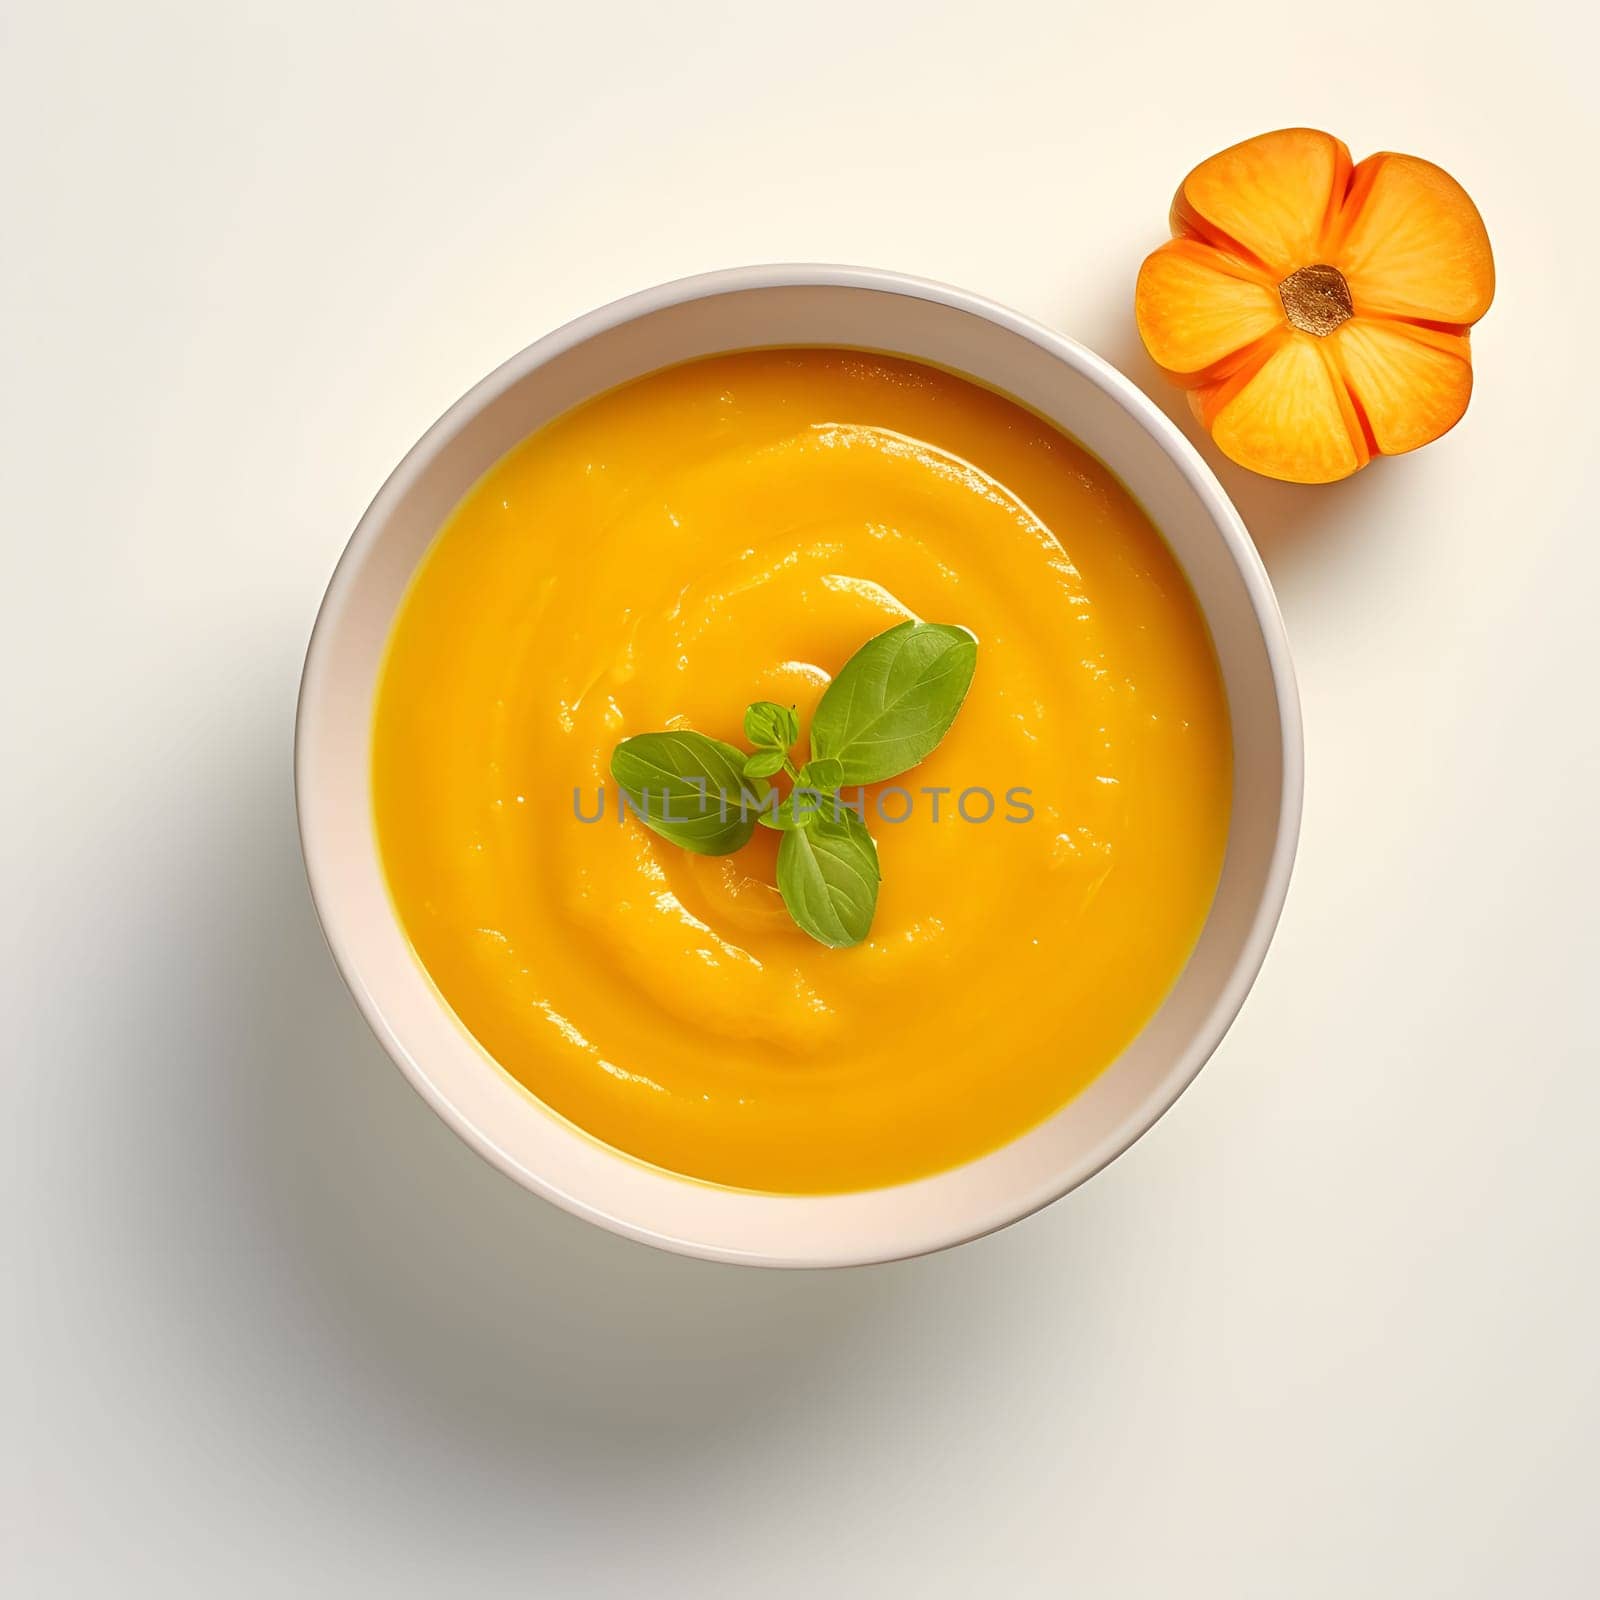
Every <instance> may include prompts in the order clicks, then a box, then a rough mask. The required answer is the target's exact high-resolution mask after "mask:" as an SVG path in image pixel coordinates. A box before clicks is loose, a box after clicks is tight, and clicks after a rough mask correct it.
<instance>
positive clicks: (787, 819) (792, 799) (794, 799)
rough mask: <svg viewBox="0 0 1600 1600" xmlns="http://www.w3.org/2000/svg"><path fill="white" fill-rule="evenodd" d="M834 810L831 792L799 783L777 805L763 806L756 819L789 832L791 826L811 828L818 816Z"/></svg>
mask: <svg viewBox="0 0 1600 1600" xmlns="http://www.w3.org/2000/svg"><path fill="white" fill-rule="evenodd" d="M832 810H833V796H832V795H831V794H824V793H822V792H821V791H820V790H817V789H808V788H806V787H805V785H803V784H798V783H797V784H796V785H795V786H794V788H792V789H791V790H790V791H789V792H788V794H786V795H785V796H784V797H783V799H781V800H780V801H779V802H778V803H777V805H775V806H774V805H767V806H764V807H762V809H761V812H760V814H759V815H758V816H757V817H756V821H757V822H759V823H760V824H761V825H762V826H763V827H764V828H776V829H777V830H778V832H779V833H787V832H788V831H789V830H790V829H791V828H809V827H810V826H811V824H812V823H813V822H815V821H816V820H817V818H818V817H821V816H826V815H828V814H829V813H830V812H831V811H832Z"/></svg>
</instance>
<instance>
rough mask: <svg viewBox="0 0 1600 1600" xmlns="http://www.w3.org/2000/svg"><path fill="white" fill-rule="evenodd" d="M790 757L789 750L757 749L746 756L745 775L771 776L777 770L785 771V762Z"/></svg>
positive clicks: (748, 776)
mask: <svg viewBox="0 0 1600 1600" xmlns="http://www.w3.org/2000/svg"><path fill="white" fill-rule="evenodd" d="M788 759H789V757H788V754H787V752H785V751H783V750H757V751H756V752H755V753H754V754H753V755H748V756H746V757H745V758H744V775H745V777H747V778H770V777H771V776H772V775H773V774H774V773H775V772H782V771H783V764H784V762H785V761H787V760H788Z"/></svg>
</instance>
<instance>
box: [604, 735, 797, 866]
mask: <svg viewBox="0 0 1600 1600" xmlns="http://www.w3.org/2000/svg"><path fill="white" fill-rule="evenodd" d="M611 776H612V777H613V778H614V779H615V780H616V782H617V787H618V788H619V789H621V790H622V792H623V793H624V794H625V795H626V796H627V797H628V800H629V801H630V802H631V804H632V806H633V808H634V810H635V811H636V812H637V813H638V814H639V820H640V821H641V822H642V823H644V825H645V826H646V827H647V828H649V829H651V830H652V831H653V832H655V833H659V834H660V835H661V837H662V838H663V839H666V840H669V841H670V842H671V843H673V844H676V845H681V846H682V847H683V848H684V849H685V850H692V851H694V853H695V854H696V855H702V856H725V855H731V854H732V853H733V852H734V851H735V850H738V849H739V848H741V846H743V845H745V844H748V843H749V840H750V835H751V834H752V833H754V832H755V826H756V824H755V817H754V816H753V815H749V814H746V815H741V814H740V799H741V796H742V795H744V794H746V793H749V794H750V795H751V799H752V803H753V802H754V801H755V800H759V799H760V797H761V796H762V795H763V794H765V792H766V790H767V788H768V787H769V786H768V785H767V784H766V783H765V782H764V781H762V780H759V779H757V780H753V781H751V782H749V783H747V782H746V781H745V775H744V751H742V750H739V749H737V748H735V747H734V746H733V745H731V744H724V743H723V742H722V740H721V739H708V738H707V737H706V736H705V734H703V733H689V732H687V731H685V732H670V733H641V734H636V735H635V736H634V737H633V738H631V739H624V740H623V741H622V742H621V743H620V744H619V745H618V746H617V747H616V749H615V750H613V751H612V752H611Z"/></svg>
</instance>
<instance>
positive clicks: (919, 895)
mask: <svg viewBox="0 0 1600 1600" xmlns="http://www.w3.org/2000/svg"><path fill="white" fill-rule="evenodd" d="M913 621H915V622H919V623H928V624H940V625H948V627H946V628H945V629H944V630H943V631H944V632H945V633H947V634H948V635H949V637H950V638H951V639H959V638H965V637H966V636H967V635H970V636H971V637H972V638H973V639H975V640H976V646H975V650H973V651H972V652H971V653H972V655H973V657H974V661H975V664H974V665H973V666H972V667H971V683H970V689H969V690H968V691H967V692H966V698H965V701H964V703H962V704H961V705H960V714H959V716H956V715H954V712H953V710H952V711H951V719H950V720H948V731H946V732H944V733H943V737H942V740H941V741H939V742H937V748H934V749H932V750H931V753H930V754H927V755H926V758H925V759H921V760H920V764H918V765H916V766H915V767H914V768H913V769H912V770H909V771H906V772H905V773H904V775H903V776H900V777H897V778H896V779H894V780H893V781H891V782H888V783H879V784H874V785H871V786H869V787H867V788H866V789H864V790H856V791H849V790H846V791H844V792H843V795H842V798H844V799H845V800H847V801H848V802H851V803H853V805H854V806H855V807H858V808H859V812H860V815H861V816H862V817H864V818H865V821H866V824H867V828H868V830H869V831H870V834H871V837H872V839H873V841H875V846H876V855H877V862H878V866H879V869H880V875H881V881H880V882H879V883H878V885H877V897H876V902H875V907H874V908H873V909H872V910H871V913H870V926H868V924H867V923H866V922H863V923H862V924H861V926H860V928H859V930H857V931H858V932H859V935H860V937H859V940H858V942H854V943H852V944H850V945H849V946H848V947H846V948H832V947H830V945H829V944H828V943H824V942H819V940H820V936H812V935H809V934H808V933H807V932H806V931H805V928H804V927H802V926H801V925H799V923H797V920H796V917H795V916H791V914H790V910H789V909H788V908H787V907H786V905H785V902H784V899H783V897H782V896H781V895H780V892H779V887H778V883H779V873H778V854H779V850H780V841H781V840H782V839H783V838H784V837H786V835H784V834H783V833H782V832H781V831H779V830H777V829H774V828H770V827H756V828H754V829H753V830H752V831H747V832H746V833H743V834H740V835H739V837H738V839H737V840H734V841H731V842H730V845H729V849H730V853H723V854H701V853H696V851H695V849H693V848H687V849H686V848H679V847H678V846H677V845H675V844H674V843H673V842H672V841H671V840H670V839H669V838H665V837H663V836H662V835H661V833H660V832H659V831H657V830H656V829H654V828H652V827H648V826H646V825H645V824H644V823H643V822H641V820H640V818H639V816H638V815H637V813H636V811H635V809H634V808H633V807H632V806H630V805H629V804H628V803H627V802H626V799H625V798H624V797H623V796H622V795H620V794H619V791H618V789H617V787H616V784H615V782H614V781H613V778H612V767H611V763H612V757H613V752H614V751H615V750H616V749H617V747H618V746H619V744H621V743H623V742H624V741H629V740H635V739H637V738H638V737H639V736H641V735H645V734H651V733H656V732H659V731H665V732H668V733H670V732H671V731H672V730H685V731H688V730H692V731H693V732H694V733H695V734H696V735H697V736H708V737H709V739H711V740H717V741H725V742H726V743H728V744H731V745H734V746H737V747H738V749H737V750H735V751H734V752H733V756H734V758H737V757H738V755H739V754H740V753H741V752H743V751H747V750H748V749H749V748H750V740H749V739H748V738H747V737H746V727H747V724H746V723H745V721H744V718H745V712H746V707H747V706H748V707H751V709H752V711H753V712H754V710H755V708H756V707H757V706H758V705H759V706H766V707H768V708H770V709H769V710H768V711H766V712H762V713H761V715H762V716H763V717H766V718H767V719H768V720H767V722H766V723H765V724H763V726H765V727H768V728H769V729H770V728H778V729H779V730H780V731H779V732H777V733H775V734H769V742H771V743H772V744H773V753H772V760H771V762H770V763H768V764H767V765H763V766H762V767H761V768H760V769H759V770H761V771H763V772H765V771H769V770H770V771H773V772H774V773H775V781H776V782H777V784H778V785H779V787H780V789H781V788H782V787H784V786H785V780H784V778H783V775H782V773H781V772H779V771H777V762H778V761H779V760H780V759H781V754H780V753H779V751H778V747H779V746H781V745H782V744H783V741H784V739H785V738H787V736H788V730H789V729H790V728H791V727H793V726H798V727H799V728H800V729H801V730H804V729H807V728H810V727H811V726H812V719H813V715H814V713H815V712H816V709H817V706H818V702H819V700H820V699H821V697H822V695H823V692H824V690H825V689H826V688H827V686H828V684H829V682H830V681H831V678H832V677H833V675H834V674H836V673H839V672H840V671H841V669H842V668H843V667H844V665H845V663H846V662H848V661H850V660H851V659H852V657H855V656H857V653H858V652H859V651H861V650H862V649H863V647H864V646H865V645H867V644H868V642H869V641H872V640H874V639H876V638H877V637H878V636H880V635H886V634H887V633H888V631H889V630H891V629H895V628H896V627H897V626H898V625H901V624H905V623H907V622H913ZM954 630H961V632H960V634H959V635H958V634H957V633H956V632H955V631H954ZM938 631H939V630H936V629H933V628H928V629H924V630H908V632H910V633H912V634H914V635H915V637H917V638H919V639H920V638H922V637H924V636H925V635H928V636H931V635H933V634H935V633H936V632H938ZM896 637H899V636H896ZM836 698H837V697H836ZM787 708H793V711H794V713H795V715H794V718H793V721H792V723H791V722H790V721H789V720H788V719H787V716H786V709H787ZM375 716H376V720H375V726H374V740H373V795H374V806H375V814H376V825H377V836H378V843H379V850H380V854H381V856H382V860H383V866H384V869H385V873H386V876H387V879H388V882H389V886H390V890H391V893H392V895H393V897H394V902H395V906H396V909H397V911H398V914H399V917H400V920H401V922H402V925H403V926H404V928H405V930H406V932H407V934H408V936H409V937H410V939H411V942H412V944H413V946H414V948H415V950H416V952H417V955H418V957H419V959H420V960H421V962H422V964H423V966H424V967H425V968H426V970H427V971H428V973H429V974H430V976H431V977H432V979H433V981H434V983H435V984H436V986H437V987H438V989H439V991H440V993H441V994H442V996H443V997H444V999H445V1000H446V1001H447V1002H448V1004H449V1005H450V1006H451V1007H452V1009H453V1010H454V1012H455V1014H456V1015H457V1017H458V1018H459V1019H460V1020H461V1022H462V1023H463V1025H464V1026H465V1027H466V1028H467V1029H468V1030H469V1031H470V1032H471V1033H472V1034H473V1035H474V1036H475V1037H476V1038H477V1039H478V1041H479V1042H480V1043H481V1044H482V1045H483V1047H484V1049H485V1050H486V1051H487V1052H488V1053H489V1054H490V1055H491V1056H492V1057H493V1058H494V1059H495V1060H496V1061H497V1062H499V1063H500V1065H501V1066H502V1067H504V1068H505V1070H506V1071H507V1072H509V1073H511V1074H512V1075H513V1076H515V1077H516V1078H517V1079H519V1080H520V1081H521V1082H522V1083H523V1084H524V1085H525V1086H526V1087H527V1088H528V1089H529V1090H530V1091H531V1092H532V1093H533V1094H535V1095H536V1096H538V1098H539V1099H540V1100H542V1101H543V1102H544V1103H545V1104H546V1105H547V1106H549V1107H550V1108H551V1109H552V1110H554V1111H556V1112H558V1113H559V1114H561V1115H562V1116H564V1117H566V1118H568V1119H569V1120H570V1121H571V1122H572V1123H573V1124H575V1125H576V1126H577V1127H579V1128H581V1129H583V1130H585V1131H586V1132H587V1133H589V1134H590V1135H592V1136H593V1137H595V1138H597V1139H600V1140H602V1141H604V1142H606V1143H607V1144H609V1145H611V1146H613V1147H614V1148H616V1149H618V1150H621V1151H624V1152H627V1153H628V1154H630V1155H632V1156H634V1157H637V1158H639V1159H640V1160H643V1161H646V1162H650V1163H653V1164H654V1165H656V1166H659V1167H662V1168H666V1169H668V1170H670V1171H673V1172H677V1173H681V1174H684V1175H686V1176H690V1177H693V1178H698V1179H701V1180H705V1181H708V1182H714V1183H721V1184H729V1185H737V1186H741V1187H747V1188H751V1189H760V1190H770V1191H780V1192H811V1193H815V1192H828V1191H841V1190H849V1189H859V1188H869V1187H873V1186H876V1185H882V1184H888V1183H895V1182H900V1181H903V1180H907V1179H912V1178H917V1177H921V1176H925V1175H927V1174H930V1173H933V1172H937V1171H939V1170H941V1169H944V1168H947V1167H949V1166H952V1165H955V1164H957V1163H959V1162H962V1161H965V1160H968V1159H971V1158H973V1157H976V1156H979V1155H982V1154H983V1153H984V1152H986V1151H988V1150H990V1149H993V1148H995V1147H996V1146H998V1145H1000V1144H1002V1143H1004V1142H1006V1141H1007V1140H1010V1139H1012V1138H1014V1137H1016V1136H1017V1135H1019V1134H1021V1133H1023V1132H1025V1131H1026V1130H1027V1129H1028V1128H1030V1127H1032V1126H1034V1125H1035V1124H1037V1123H1038V1122H1039V1121H1041V1120H1042V1119H1043V1118H1045V1117H1047V1116H1049V1115H1050V1114H1051V1113H1052V1112H1054V1111H1055V1110H1057V1109H1058V1108H1059V1107H1061V1106H1062V1105H1063V1104H1064V1103H1065V1102H1066V1101H1067V1100H1069V1099H1070V1098H1071V1097H1072V1096H1073V1095H1074V1094H1076V1093H1077V1092H1078V1091H1079V1090H1080V1089H1082V1088H1083V1087H1084V1086H1085V1085H1086V1084H1087V1083H1089V1082H1090V1081H1091V1080H1092V1079H1093V1078H1094V1077H1095V1076H1096V1075H1097V1074H1098V1073H1099V1072H1101V1071H1102V1070H1103V1069H1104V1068H1105V1067H1106V1066H1107V1065H1108V1064H1109V1063H1110V1062H1111V1061H1112V1060H1113V1059H1114V1058H1115V1057H1116V1056H1117V1054H1118V1053H1119V1052H1120V1051H1121V1050H1122V1049H1123V1047H1124V1046H1126V1045H1127V1044H1128V1042H1129V1041H1130V1040H1131V1039H1132V1038H1133V1037H1134V1035H1135V1034H1136V1033H1137V1032H1138V1031H1139V1029H1140V1028H1141V1027H1142V1026H1143V1025H1144V1023H1145V1022H1146V1021H1147V1020H1148V1019H1149V1017H1150V1016H1151V1015H1152V1013H1153V1012H1154V1011H1155V1009H1156V1007H1157V1006H1158V1005H1159V1004H1160V1002H1161V999H1162V997H1163V996H1164V995H1165V993H1166V992H1167V990H1168V989H1169V988H1170V986H1171V985H1172V983H1173V981H1174V979H1175V978H1176V977H1177V975H1178V973H1179V971H1180V970H1181V968H1182V966H1183V964H1184V961H1185V960H1186V958H1187V956H1188V954H1189V951H1190V949H1191V948H1192V947H1193V945H1194V942H1195V939H1196V938H1197V936H1198V934H1199V931H1200V928H1201V926H1202V924H1203V922H1204V920H1205V917H1206V913H1207V910H1208V908H1209V906H1210V903H1211V898H1212V894H1213V891H1214V889H1215V887H1216V883H1217V879H1218V875H1219V873H1220V870H1221V865H1222V856H1223V850H1224V845H1225V842H1226V837H1227V827H1228V809H1229V797H1230V790H1231V784H1232V762H1231V751H1230V743H1229V730H1228V717H1227V707H1226V702H1225V698H1224V695H1223V690H1222V684H1221V680H1220V678H1219V675H1218V671H1217V666H1216V662H1215V658H1214V656H1213V653H1212V649H1211V642H1210V639H1209V637H1208V635H1207V632H1206V628H1205V624H1204V622H1203V620H1202V618H1201V615H1200V612H1199V609H1198V607H1197V605H1196V602H1195V600H1194V597H1193V595H1192V594H1191V592H1190V590H1189V588H1188V586H1187V584H1186V582H1185V581H1184V578H1183V575H1182V573H1181V572H1180V570H1179V569H1178V567H1177V564H1176V563H1175V561H1174V560H1173V558H1172V556H1171V554H1170V552H1169V551H1168V550H1167V548H1166V546H1165V544H1164V543H1163V542H1162V540H1161V538H1160V536H1159V535H1158V534H1157V533H1156V531H1155V529H1154V528H1153V527H1152V526H1151V524H1150V522H1149V520H1148V519H1147V518H1146V517H1145V516H1144V514H1143V512H1142V511H1141V510H1140V509H1139V507H1138V506H1137V505H1136V504H1135V503H1134V501H1133V500H1132V499H1131V498H1130V497H1129V495H1128V494H1127V492H1126V491H1125V490H1124V489H1123V488H1122V486H1121V485H1120V484H1119V483H1118V482H1117V481H1116V479H1115V478H1113V477H1112V476H1111V474H1110V473H1108V472H1107V471H1106V469H1105V468H1104V467H1103V466H1101V465H1100V463H1099V462H1097V461H1096V460H1095V459H1094V458H1093V457H1091V456H1089V455H1088V454H1087V453H1086V452H1085V451H1083V450H1082V449H1081V448H1080V447H1079V446H1077V445H1076V444H1074V443H1073V442H1072V441H1071V440H1069V439H1067V438H1066V437H1064V436H1063V435H1062V434H1060V433H1059V432H1057V431H1056V430H1055V429H1054V428H1052V427H1051V426H1049V425H1048V424H1047V423H1045V422H1043V421H1042V420H1041V419H1039V418H1038V417H1037V416H1035V415H1034V414H1033V413H1031V412H1029V411H1026V410H1024V409H1023V408H1022V407H1020V406H1018V405H1017V404H1015V403H1014V402H1012V401H1010V400H1007V399H1005V398H1004V397H1002V396H1000V395H997V394H995V393H992V392H991V391H989V390H986V389H983V388H981V387H979V386H978V385H976V384H974V383H971V382H969V381H967V380H965V379H962V378H959V377H956V376H953V375H951V374H948V373H945V372H941V371H936V370H934V369H931V368H928V367H925V366H921V365H918V364H915V363H912V362H908V361H902V360H897V359H893V358H890V357H886V356H877V355H867V354H861V353H857V352H849V351H828V350H811V349H806V350H796V349H785V350H762V351H750V352H745V353H741V354H737V355H730V356H722V357H716V358H712V359H709V360H702V361H695V362H690V363H687V364H685V365H683V366H679V367H674V368H670V369H668V370H666V371H662V372H657V373H654V374H652V375H650V376H648V377H645V378H642V379H639V380H637V381H635V382H633V383H630V384H627V385H625V386H623V387H622V388H619V389H616V390H613V391H612V392H610V393H608V394H605V395H603V396H601V397H600V398H598V399H596V400H593V401H590V402H589V403H587V404H586V405H583V406H580V407H578V408H577V409H576V410H574V411H572V412H570V413H568V414H567V415H565V416H563V417H561V418H559V419H557V420H556V421H555V422H552V423H551V424H549V425H548V426H547V427H544V428H542V429H540V430H539V431H538V432H537V433H536V434H534V435H533V436H532V437H531V438H529V439H527V440H526V441H524V443H523V444H521V445H520V446H518V447H517V448H516V449H515V450H513V451H512V452H511V453H510V454H509V455H507V456H506V457H505V458H504V459H503V460H501V461H500V462H499V463H498V464H497V465H496V466H494V467H493V468H492V469H491V470H490V471H489V472H488V473H487V474H486V475H485V477H484V478H483V479H482V480H481V481H480V482H479V483H478V484H477V486H476V487H475V488H474V489H473V490H472V491H471V492H470V493H469V494H468V495H467V496H466V498H465V499H464V500H463V501H462V502H461V504H460V505H459V506H458V507H457V508H456V510H455V512H454V514H453V515H452V517H451V518H450V520H449V522H448V523H447V524H446V526H445V527H444V529H443V531H442V532H441V533H440V535H439V537H438V538H437V540H436V541H435V543H434V546H433V548H432V549H431V551H430V552H429V554H428V556H427V558H426V560H425V561H424V562H423V564H422V566H421V568H420V570H419V571H418V573H417V575H416V577H415V579H414V580H413V582H412V585H411V588H410V591H409V593H408V594H407V596H406V599H405V601H404V604H403V605H402V607H401V610H400V613H399V616H398V618H397V620H396V622H395V625H394V630H393V636H392V639H391V641H390V646H389V651H388V657H387V660H386V663H385V666H384V670H383V673H382V679H381V682H380V685H379V691H378V697H377V706H376V713H375ZM749 726H752V727H753V726H755V724H754V723H752V724H749ZM801 737H802V741H803V739H804V734H803V733H802V735H801ZM921 748H922V747H921V746H919V747H918V749H919V750H920V749H921ZM813 754H814V755H820V754H828V752H824V751H820V750H814V751H813ZM801 759H802V754H797V755H796V756H795V760H796V761H799V760H801ZM822 765H828V763H827V762H824V763H822V764H821V765H819V767H818V769H817V770H821V766H822ZM831 766H832V769H834V770H835V771H837V769H838V768H839V767H840V763H839V762H838V761H836V760H835V761H832V762H831ZM619 802H620V803H619ZM714 803H715V797H713V804H714ZM735 846H736V847H735ZM719 848H721V847H720V846H719ZM824 931H826V930H824Z"/></svg>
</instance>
